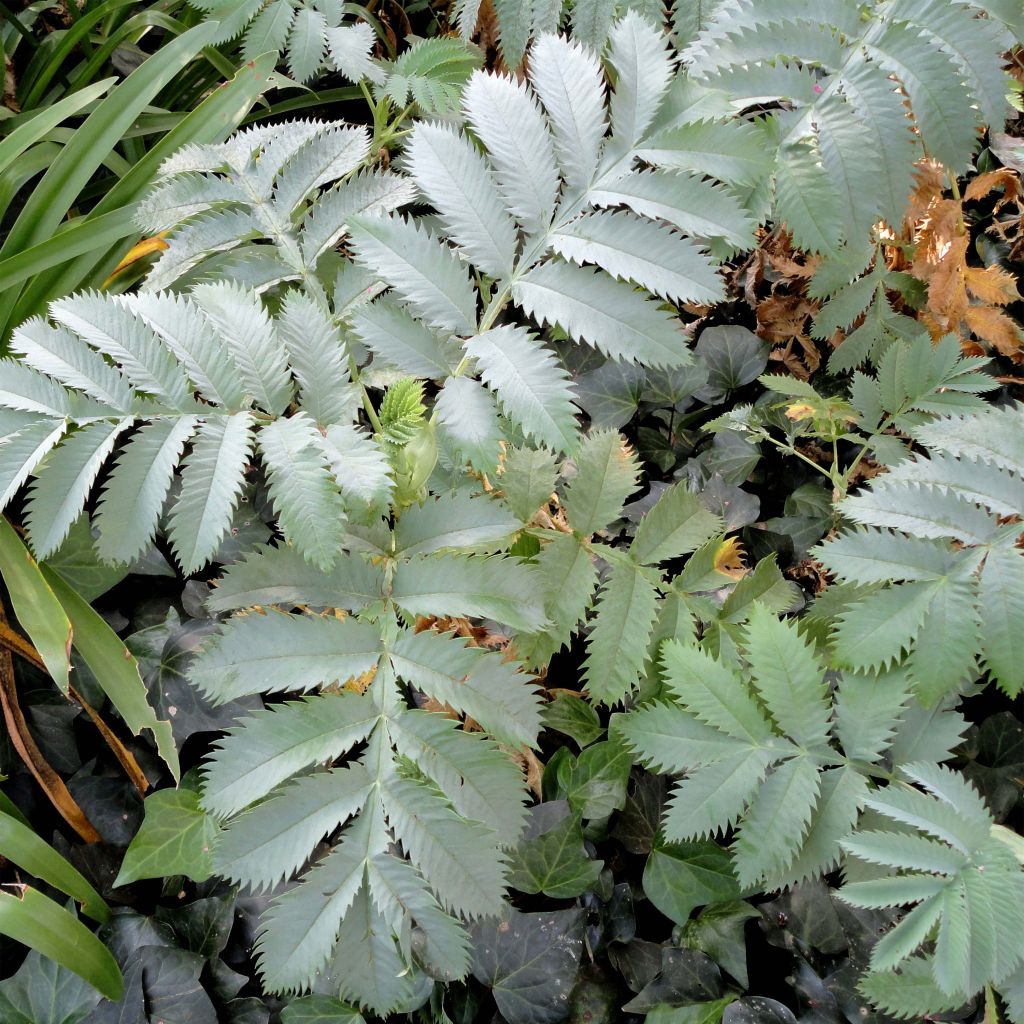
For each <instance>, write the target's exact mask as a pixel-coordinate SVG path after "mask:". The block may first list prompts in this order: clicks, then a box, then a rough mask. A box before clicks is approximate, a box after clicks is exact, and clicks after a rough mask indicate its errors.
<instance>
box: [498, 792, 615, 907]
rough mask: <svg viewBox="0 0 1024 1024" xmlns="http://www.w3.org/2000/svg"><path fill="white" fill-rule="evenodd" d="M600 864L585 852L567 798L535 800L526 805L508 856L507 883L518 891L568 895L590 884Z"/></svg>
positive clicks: (589, 887)
mask: <svg viewBox="0 0 1024 1024" xmlns="http://www.w3.org/2000/svg"><path fill="white" fill-rule="evenodd" d="M601 865H602V862H601V861H599V860H591V858H590V857H589V856H588V854H587V850H586V847H585V846H584V844H583V828H582V826H581V824H580V819H579V817H578V816H577V815H575V814H573V812H572V809H571V808H570V807H569V804H568V801H565V800H558V801H555V802H553V803H545V804H539V805H538V806H536V807H532V808H531V809H530V819H529V821H528V822H527V825H526V829H525V831H524V833H523V837H522V839H521V840H520V842H519V845H518V846H517V847H516V849H515V851H514V853H513V854H512V856H511V858H510V864H509V866H510V872H509V885H510V886H511V887H512V888H513V889H518V890H519V891H520V892H526V893H536V892H542V893H544V894H545V895H547V896H551V897H552V898H553V899H571V898H572V897H573V896H580V895H582V894H583V893H585V892H587V891H588V890H590V889H593V888H594V886H595V885H596V884H597V877H598V875H599V874H600V873H601Z"/></svg>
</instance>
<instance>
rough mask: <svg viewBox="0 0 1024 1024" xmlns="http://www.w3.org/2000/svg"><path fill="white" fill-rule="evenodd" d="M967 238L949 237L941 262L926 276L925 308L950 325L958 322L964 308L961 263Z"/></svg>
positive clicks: (965, 291)
mask: <svg viewBox="0 0 1024 1024" xmlns="http://www.w3.org/2000/svg"><path fill="white" fill-rule="evenodd" d="M968 241H969V238H968V236H967V235H959V236H957V237H955V238H954V239H952V241H951V242H950V245H949V248H948V249H947V250H946V251H945V252H944V253H943V255H942V258H941V260H940V262H939V263H938V264H937V265H936V266H935V267H934V268H933V269H932V271H931V273H930V274H929V275H928V276H927V278H926V280H927V281H928V309H929V310H931V312H932V313H933V314H935V315H938V316H945V317H947V318H948V323H949V326H953V325H954V324H957V323H959V322H960V320H961V318H962V316H963V310H964V309H965V308H966V307H967V287H966V285H965V284H964V263H965V260H966V256H967V243H968ZM915 273H916V265H915Z"/></svg>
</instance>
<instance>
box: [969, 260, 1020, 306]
mask: <svg viewBox="0 0 1024 1024" xmlns="http://www.w3.org/2000/svg"><path fill="white" fill-rule="evenodd" d="M965 277H966V283H967V290H968V291H969V292H970V293H971V295H973V296H974V298H976V299H980V300H981V301H982V302H985V303H988V305H990V306H1005V305H1006V304H1007V303H1008V302H1016V301H1017V300H1018V299H1019V298H1020V292H1018V291H1017V282H1016V279H1015V278H1014V276H1013V274H1010V273H1007V271H1005V270H1003V268H1002V267H997V266H992V267H968V268H967V270H966V272H965Z"/></svg>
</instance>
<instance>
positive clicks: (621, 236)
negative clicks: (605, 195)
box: [551, 212, 723, 302]
mask: <svg viewBox="0 0 1024 1024" xmlns="http://www.w3.org/2000/svg"><path fill="white" fill-rule="evenodd" d="M551 247H552V249H554V251H555V252H557V253H558V254H559V256H561V257H562V258H563V259H566V260H572V262H574V263H579V264H583V263H596V264H597V265H598V266H599V267H601V268H603V269H604V270H606V271H608V273H609V274H611V275H612V276H613V277H617V278H619V279H620V280H628V281H635V282H636V283H637V284H639V285H642V286H643V287H644V288H646V289H648V291H652V292H654V293H655V294H656V295H663V296H665V297H666V298H669V299H672V300H673V301H675V302H716V301H718V300H719V299H720V298H721V297H722V295H723V288H722V281H721V278H719V276H718V274H717V273H716V272H715V268H714V266H713V264H712V262H711V260H710V259H708V257H707V256H706V255H705V254H704V252H703V251H702V250H701V249H700V248H699V247H698V246H697V245H695V244H694V243H693V242H691V241H690V240H689V239H687V238H681V237H680V236H679V235H677V234H675V232H673V231H672V230H671V229H669V228H667V227H665V226H663V225H661V224H656V223H654V222H653V221H650V220H645V219H641V218H640V217H635V216H633V215H632V214H630V213H625V212H619V213H590V214H584V216H582V217H579V218H577V219H576V220H574V221H571V222H570V223H568V224H566V225H565V226H564V227H562V228H560V229H559V230H558V231H555V232H554V233H553V234H552V236H551Z"/></svg>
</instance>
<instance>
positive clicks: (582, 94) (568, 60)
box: [530, 35, 607, 189]
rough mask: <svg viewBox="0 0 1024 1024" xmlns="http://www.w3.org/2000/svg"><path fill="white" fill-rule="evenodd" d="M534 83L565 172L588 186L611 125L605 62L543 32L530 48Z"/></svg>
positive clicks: (573, 181)
mask: <svg viewBox="0 0 1024 1024" xmlns="http://www.w3.org/2000/svg"><path fill="white" fill-rule="evenodd" d="M530 82H531V84H532V85H533V88H534V91H535V92H536V93H537V95H538V96H539V97H540V101H541V103H543V104H544V110H545V112H546V113H547V115H548V121H549V122H550V125H551V134H552V143H553V145H554V148H555V155H556V156H557V157H558V164H559V167H560V168H561V171H562V176H563V177H564V178H565V180H566V181H567V182H568V183H569V184H570V185H572V186H573V187H575V188H580V189H582V188H586V187H587V186H588V185H590V183H591V181H592V180H593V178H594V174H595V172H596V171H597V160H598V156H599V155H600V150H601V141H602V139H603V138H604V134H605V130H606V127H607V125H606V122H605V110H604V94H605V82H604V75H603V73H602V70H601V62H600V61H599V60H598V59H597V56H596V55H595V54H594V53H593V52H592V51H590V50H588V49H586V48H585V47H583V46H581V45H580V43H578V42H574V41H572V40H567V39H564V38H563V37H561V36H555V35H544V36H541V37H540V38H539V39H538V40H537V41H536V42H535V43H534V44H533V49H532V50H531V51H530Z"/></svg>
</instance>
